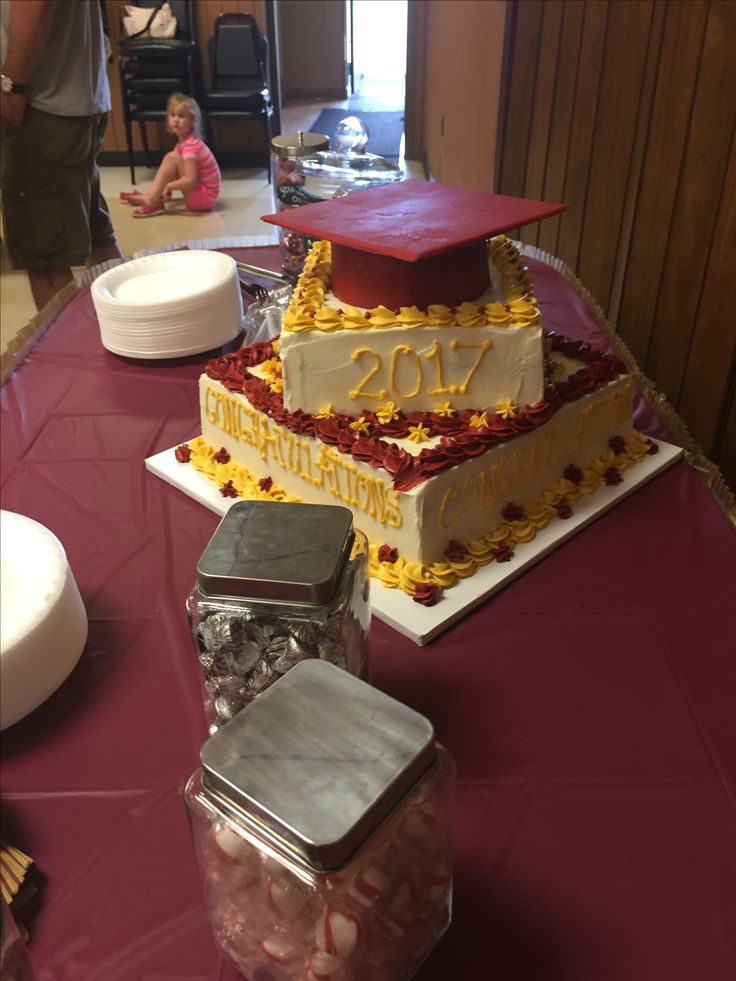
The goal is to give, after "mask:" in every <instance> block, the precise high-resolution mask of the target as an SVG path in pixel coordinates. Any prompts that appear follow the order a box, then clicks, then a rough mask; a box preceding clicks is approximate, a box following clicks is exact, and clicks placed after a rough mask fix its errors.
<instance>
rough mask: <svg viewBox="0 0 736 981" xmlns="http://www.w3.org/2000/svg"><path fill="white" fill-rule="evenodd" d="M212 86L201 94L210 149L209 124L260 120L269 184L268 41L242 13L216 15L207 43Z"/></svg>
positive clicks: (269, 93)
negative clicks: (232, 120)
mask: <svg viewBox="0 0 736 981" xmlns="http://www.w3.org/2000/svg"><path fill="white" fill-rule="evenodd" d="M208 47H209V56H210V67H211V69H212V85H211V87H210V88H209V89H208V91H207V92H206V94H205V107H206V114H207V121H208V131H209V140H210V146H211V148H212V150H213V151H215V146H214V135H213V126H212V123H213V122H214V121H216V120H227V119H260V120H262V121H263V124H264V129H265V135H266V166H267V168H268V181H269V184H270V183H271V139H272V137H273V103H272V100H271V86H270V80H269V69H268V39H267V38H266V37H264V36H263V35H262V34H261V32H260V31H259V30H258V25H257V24H256V22H255V19H254V18H253V17H252V16H251V15H250V14H245V13H224V14H220V15H219V16H218V18H217V20H216V21H215V33H214V35H213V37H212V38H211V39H210V41H209V45H208Z"/></svg>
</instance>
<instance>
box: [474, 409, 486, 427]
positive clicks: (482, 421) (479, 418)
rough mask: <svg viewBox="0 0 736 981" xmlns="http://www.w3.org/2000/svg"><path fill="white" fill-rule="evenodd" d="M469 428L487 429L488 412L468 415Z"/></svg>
mask: <svg viewBox="0 0 736 981" xmlns="http://www.w3.org/2000/svg"><path fill="white" fill-rule="evenodd" d="M470 428H471V429H484V428H485V429H487V428H488V413H487V412H481V414H480V415H474V416H471V417H470Z"/></svg>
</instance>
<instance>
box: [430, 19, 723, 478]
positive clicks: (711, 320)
mask: <svg viewBox="0 0 736 981" xmlns="http://www.w3.org/2000/svg"><path fill="white" fill-rule="evenodd" d="M509 17H510V22H509V28H510V30H509V35H508V45H507V52H506V58H505V80H504V88H503V97H502V110H503V112H502V115H503V118H504V119H505V125H504V131H503V133H502V134H501V137H500V147H501V152H500V156H499V167H498V179H497V182H496V189H497V190H498V191H500V192H501V193H504V194H517V195H523V196H526V197H533V198H543V199H545V200H556V201H564V202H565V203H567V204H569V205H570V206H571V207H570V211H569V212H567V213H566V214H564V215H562V216H560V217H557V218H553V219H548V220H547V221H546V222H543V223H542V224H541V225H534V226H530V227H527V228H525V229H522V230H521V233H520V237H521V239H522V240H523V241H525V242H530V243H532V244H535V245H538V246H539V247H540V248H543V249H545V250H547V251H549V252H552V253H554V254H556V255H558V256H559V257H560V258H562V259H564V260H565V261H566V262H567V263H568V264H569V265H570V266H571V267H572V268H573V269H574V270H575V271H576V273H577V275H578V276H579V278H580V279H581V280H582V282H583V283H584V284H585V286H586V287H587V288H588V289H589V290H590V291H591V293H592V294H593V296H594V297H595V298H596V299H597V300H598V302H599V303H600V305H601V306H602V307H603V308H604V310H606V311H607V314H608V317H609V319H610V320H611V322H612V323H613V325H614V326H615V327H616V329H617V331H618V333H619V334H620V336H621V337H622V338H623V339H624V341H625V342H626V343H627V345H628V346H629V348H630V349H631V351H632V352H633V354H634V355H635V357H636V359H637V361H638V362H639V364H640V366H641V367H642V369H643V370H644V372H645V373H646V374H647V375H648V376H649V377H650V378H652V379H653V381H654V382H655V384H656V385H657V387H658V388H659V389H660V390H661V391H663V392H664V393H665V394H666V395H667V396H668V398H669V400H670V402H671V403H672V404H673V405H674V406H675V408H676V409H677V410H678V412H679V414H680V416H681V417H682V419H683V420H684V422H685V423H686V425H687V426H688V428H689V429H690V432H691V433H692V435H693V436H694V438H695V439H696V440H697V442H698V443H699V444H700V445H701V446H702V448H703V449H704V450H705V452H706V453H707V454H708V455H710V457H711V458H712V459H714V460H715V461H716V462H720V464H721V468H722V470H723V472H724V475H725V476H726V479H727V480H729V481H730V483H731V485H732V486H736V420H735V419H734V415H735V411H734V407H733V399H734V384H735V382H734V377H735V370H736V316H735V315H734V313H733V309H732V306H733V303H732V299H731V296H730V290H729V286H730V285H731V284H732V282H733V276H732V275H731V276H729V275H728V270H729V269H730V270H731V272H733V269H734V261H735V260H734V257H735V256H736V221H735V218H736V156H735V154H734V133H735V131H736V98H735V97H734V92H736V61H734V59H733V56H732V51H731V48H732V44H733V39H734V37H736V4H735V3H733V0H725V2H723V0H715V2H708V0H671V2H668V0H546V2H541V0H523V2H520V3H510V4H509ZM428 70H431V67H430V66H428ZM492 111H493V110H492V109H489V112H492ZM465 179H466V181H467V184H466V186H473V185H472V183H471V182H472V181H474V180H475V175H474V174H473V173H472V172H470V171H468V173H467V176H466V178H465Z"/></svg>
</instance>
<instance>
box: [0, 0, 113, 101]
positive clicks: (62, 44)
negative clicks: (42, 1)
mask: <svg viewBox="0 0 736 981" xmlns="http://www.w3.org/2000/svg"><path fill="white" fill-rule="evenodd" d="M11 3H23V0H0V25H1V26H2V38H1V40H2V63H3V64H4V63H5V52H6V49H7V45H8V41H9V37H8V30H9V24H10V6H11ZM49 6H50V10H51V18H52V19H51V28H50V30H49V36H48V39H47V41H46V45H45V47H44V51H43V54H42V55H41V58H40V59H39V61H38V63H37V65H36V68H35V71H34V72H33V75H32V77H31V78H30V79H29V81H28V102H29V104H30V105H32V106H34V108H36V109H41V110H42V111H43V112H48V113H50V114H51V115H52V116H92V115H94V114H95V113H99V112H109V110H110V86H109V84H108V81H107V70H106V68H105V40H104V36H103V33H102V17H101V14H100V5H99V0H56V2H55V3H52V4H50V5H49Z"/></svg>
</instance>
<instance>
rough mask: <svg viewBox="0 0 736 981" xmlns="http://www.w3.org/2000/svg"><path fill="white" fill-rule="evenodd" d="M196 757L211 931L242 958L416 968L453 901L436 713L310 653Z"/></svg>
mask: <svg viewBox="0 0 736 981" xmlns="http://www.w3.org/2000/svg"><path fill="white" fill-rule="evenodd" d="M200 756H201V763H202V766H201V769H200V770H197V771H196V772H195V774H194V775H193V776H192V777H191V778H190V780H189V782H188V783H187V786H186V789H185V799H186V804H187V807H188V811H189V818H190V823H191V827H192V831H193V835H194V841H195V848H196V853H197V859H198V863H199V866H200V871H201V873H202V877H203V881H204V886H205V894H206V898H207V905H208V909H209V913H210V919H211V924H212V928H213V931H214V935H215V940H216V942H217V945H218V946H219V948H220V949H221V951H222V953H223V954H224V955H225V956H226V957H227V958H228V959H229V960H230V962H231V963H232V964H233V965H234V966H235V967H236V968H237V970H238V971H240V972H241V973H242V974H243V975H244V976H245V977H247V978H249V979H251V981H252V979H254V978H258V979H263V981H363V979H369V978H370V979H371V981H398V979H406V978H409V977H411V976H412V975H413V974H414V973H415V971H416V970H417V968H418V967H419V965H420V964H421V963H422V961H423V960H424V958H425V957H426V956H427V954H428V953H429V952H430V950H431V949H432V947H433V946H434V945H435V944H436V942H437V940H438V939H439V938H440V937H441V936H442V934H443V933H444V931H445V929H446V928H447V926H448V924H449V922H450V916H451V907H452V863H451V831H450V821H451V811H452V803H453V795H454V784H455V767H454V763H453V760H452V757H451V756H450V754H449V753H448V752H447V750H445V749H444V748H443V747H441V746H439V745H438V744H437V743H436V742H435V741H434V732H433V729H432V725H431V724H430V722H429V721H428V720H427V719H426V718H424V716H422V715H419V714H418V713H417V712H414V711H413V710H412V709H410V708H407V707H406V706H405V705H402V704H401V703H400V702H397V701H395V700H394V699H393V698H390V697H389V696H388V695H385V694H384V693H383V692H380V691H378V690H377V689H375V688H372V687H371V686H370V685H367V684H365V682H362V681H360V680H359V679H357V678H354V677H352V676H350V675H348V674H347V673H346V672H344V671H340V670H338V669H337V668H335V667H334V666H333V665H331V664H327V663H325V662H321V661H305V662H304V663H302V664H299V665H297V667H295V668H294V669H293V670H292V671H290V672H289V674H287V675H285V676H284V677H283V678H281V679H279V681H278V682H276V684H275V685H273V687H271V688H270V689H269V690H268V691H267V692H266V693H265V694H264V695H263V696H262V697H261V698H259V699H257V700H256V701H254V702H252V703H251V704H250V705H248V706H247V707H246V708H245V709H244V710H243V711H242V712H241V713H240V714H239V715H238V716H237V717H236V718H235V719H233V720H232V722H229V723H228V724H227V725H226V726H223V728H222V729H220V731H219V732H217V733H215V734H214V735H213V736H211V737H210V739H208V741H207V742H206V743H205V745H204V746H203V748H202V751H201V754H200Z"/></svg>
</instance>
